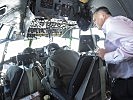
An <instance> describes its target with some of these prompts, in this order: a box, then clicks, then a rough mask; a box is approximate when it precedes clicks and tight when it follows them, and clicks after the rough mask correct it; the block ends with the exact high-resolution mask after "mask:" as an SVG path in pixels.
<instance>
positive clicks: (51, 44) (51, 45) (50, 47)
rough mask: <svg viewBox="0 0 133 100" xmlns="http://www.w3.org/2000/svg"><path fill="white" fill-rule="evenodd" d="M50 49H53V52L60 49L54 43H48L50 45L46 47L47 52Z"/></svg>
mask: <svg viewBox="0 0 133 100" xmlns="http://www.w3.org/2000/svg"><path fill="white" fill-rule="evenodd" d="M52 48H54V50H58V49H59V48H60V47H59V45H58V44H56V43H50V44H48V45H47V49H48V51H50V50H51V49H52Z"/></svg>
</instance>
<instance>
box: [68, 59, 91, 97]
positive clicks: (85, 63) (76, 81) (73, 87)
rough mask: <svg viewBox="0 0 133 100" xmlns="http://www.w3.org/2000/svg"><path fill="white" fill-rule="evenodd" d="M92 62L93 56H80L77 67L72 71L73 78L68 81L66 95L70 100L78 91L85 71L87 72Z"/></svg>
mask: <svg viewBox="0 0 133 100" xmlns="http://www.w3.org/2000/svg"><path fill="white" fill-rule="evenodd" d="M92 60H93V56H81V57H80V59H79V61H78V63H77V67H76V69H75V71H74V74H73V77H72V79H71V81H70V84H69V87H68V91H67V92H68V93H67V94H68V95H69V96H71V97H72V98H73V97H74V96H75V94H76V93H77V91H78V90H79V88H80V86H81V84H82V82H83V80H84V78H85V76H86V73H87V71H88V70H89V67H90V65H91V62H92Z"/></svg>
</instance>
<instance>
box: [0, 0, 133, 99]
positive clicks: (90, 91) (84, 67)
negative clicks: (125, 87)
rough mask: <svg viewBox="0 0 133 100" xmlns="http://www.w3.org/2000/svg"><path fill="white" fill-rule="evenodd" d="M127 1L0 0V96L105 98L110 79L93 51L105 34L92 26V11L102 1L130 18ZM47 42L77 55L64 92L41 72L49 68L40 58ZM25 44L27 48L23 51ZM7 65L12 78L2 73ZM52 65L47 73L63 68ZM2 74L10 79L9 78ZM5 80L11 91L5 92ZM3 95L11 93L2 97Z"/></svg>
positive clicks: (45, 56) (44, 58) (44, 57)
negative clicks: (27, 50) (51, 69)
mask: <svg viewBox="0 0 133 100" xmlns="http://www.w3.org/2000/svg"><path fill="white" fill-rule="evenodd" d="M132 3H133V2H132V0H113V1H110V0H0V100H110V99H111V98H110V97H111V92H110V87H111V85H112V84H111V81H112V79H111V78H110V76H109V75H108V73H106V72H107V71H106V66H107V64H106V63H105V61H104V60H103V59H101V58H100V57H98V56H97V50H98V49H99V48H105V46H104V40H105V39H106V35H105V33H103V31H102V30H98V27H96V25H95V23H94V22H93V18H92V17H93V16H92V14H93V12H94V11H95V9H96V8H98V7H100V6H106V7H108V8H109V10H110V11H111V12H112V16H115V15H119V14H120V15H123V16H126V17H128V18H130V19H133V13H132V11H133V7H132V5H131V4H132ZM114 38H115V37H114ZM51 43H57V44H58V45H59V46H60V48H61V50H64V51H74V52H76V53H77V54H78V55H79V59H78V62H77V63H76V67H75V70H74V72H73V75H72V77H71V80H70V83H69V86H68V87H67V90H66V91H65V92H64V90H61V89H60V88H59V89H57V88H53V87H51V85H50V84H49V83H48V81H49V79H48V78H47V77H46V75H47V72H49V73H50V71H49V70H47V67H46V61H47V60H48V59H49V58H50V55H48V53H47V52H48V51H47V49H48V45H49V44H51ZM27 48H30V49H31V51H32V50H33V52H32V53H31V52H28V53H24V50H25V49H27ZM54 50H55V48H53V51H54ZM64 59H65V58H62V59H61V60H60V61H62V60H64ZM51 62H54V60H53V59H52V61H51ZM66 62H67V61H66ZM49 65H50V64H49ZM51 65H52V64H51ZM55 65H57V66H58V64H57V63H55ZM59 65H60V64H59ZM62 65H63V64H62ZM70 65H71V64H70ZM11 67H12V68H14V69H11V74H10V75H12V74H13V73H15V74H13V75H14V77H15V79H14V78H12V77H10V75H7V72H8V71H9V70H8V69H10V68H11ZM49 69H50V68H49ZM54 70H55V72H54V73H52V74H55V73H56V72H61V71H64V70H67V69H64V70H57V69H56V68H55V69H54ZM69 71H71V70H69ZM8 78H11V79H12V80H11V81H10V82H9V81H8ZM61 78H62V77H61ZM53 80H54V79H53ZM16 82H17V83H16ZM43 82H45V83H46V84H44V83H43ZM59 82H60V81H59ZM10 83H12V84H11V85H12V88H11V91H14V92H13V93H11V94H10V89H9V84H10ZM44 85H46V86H47V87H48V88H49V90H45V89H44ZM23 86H25V87H23ZM14 87H15V88H14ZM6 93H7V94H6ZM9 95H11V98H8V99H7V98H6V96H9Z"/></svg>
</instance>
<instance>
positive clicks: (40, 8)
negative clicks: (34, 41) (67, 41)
mask: <svg viewBox="0 0 133 100" xmlns="http://www.w3.org/2000/svg"><path fill="white" fill-rule="evenodd" d="M35 15H36V16H42V17H45V18H48V19H50V18H59V19H64V17H68V19H72V17H73V16H74V6H73V1H71V0H36V6H35Z"/></svg>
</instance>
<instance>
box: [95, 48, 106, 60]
mask: <svg viewBox="0 0 133 100" xmlns="http://www.w3.org/2000/svg"><path fill="white" fill-rule="evenodd" d="M97 53H98V56H99V57H100V58H102V59H104V55H105V53H106V52H105V49H103V48H101V49H98V51H97Z"/></svg>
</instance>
